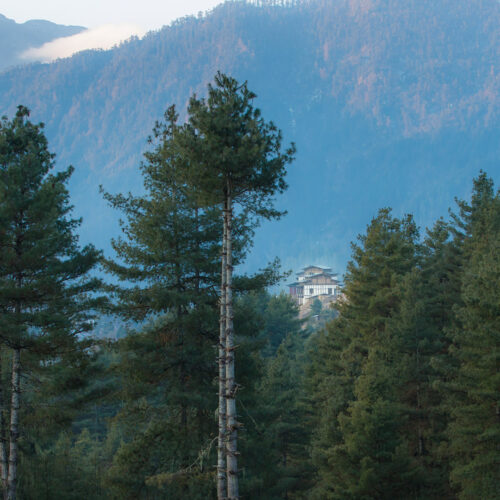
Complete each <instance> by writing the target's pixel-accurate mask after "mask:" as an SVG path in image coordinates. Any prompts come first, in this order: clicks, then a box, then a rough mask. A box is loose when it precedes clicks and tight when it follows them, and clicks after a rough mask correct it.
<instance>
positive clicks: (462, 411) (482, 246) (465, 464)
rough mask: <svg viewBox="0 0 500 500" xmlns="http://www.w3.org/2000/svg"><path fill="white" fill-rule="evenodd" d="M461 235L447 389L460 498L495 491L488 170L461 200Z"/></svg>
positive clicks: (493, 265)
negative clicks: (460, 264)
mask: <svg viewBox="0 0 500 500" xmlns="http://www.w3.org/2000/svg"><path fill="white" fill-rule="evenodd" d="M458 205H459V215H457V216H455V218H454V220H455V235H456V239H457V240H458V241H460V242H461V243H462V247H463V262H464V269H463V273H462V276H461V278H462V279H461V298H462V301H461V303H460V304H457V306H456V308H455V313H456V318H457V321H456V323H455V324H454V325H453V327H452V328H451V329H450V330H449V337H450V339H451V346H450V355H451V358H452V361H454V364H453V365H452V368H453V369H454V371H453V372H452V376H451V377H450V378H451V380H450V381H449V382H448V383H447V384H446V385H445V386H444V387H443V388H444V390H446V398H447V403H448V409H449V412H450V415H451V421H450V424H449V426H448V437H449V455H450V462H451V481H452V483H453V484H454V485H455V486H457V487H458V488H459V492H460V493H459V498H461V499H472V498H478V497H480V498H484V499H493V498H496V497H497V496H498V484H499V481H500V476H499V472H498V447H499V444H500V425H499V422H498V413H499V393H498V387H499V381H500V378H499V374H498V366H499V362H500V351H499V346H500V337H499V332H500V319H499V318H500V314H499V313H500V294H499V290H500V259H499V255H500V253H499V250H500V195H499V193H498V192H497V193H496V194H495V193H494V191H493V182H492V180H491V179H489V178H488V177H487V176H486V175H485V174H484V173H483V174H482V175H481V176H480V177H479V178H478V179H476V180H475V182H474V190H473V195H472V200H471V204H470V205H469V204H467V203H465V202H463V201H461V202H459V203H458Z"/></svg>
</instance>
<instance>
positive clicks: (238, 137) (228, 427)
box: [178, 73, 295, 500]
mask: <svg viewBox="0 0 500 500" xmlns="http://www.w3.org/2000/svg"><path fill="white" fill-rule="evenodd" d="M255 97H256V95H255V94H254V93H253V92H251V91H250V90H249V89H248V87H247V84H246V83H243V84H239V83H238V82H237V81H236V80H235V79H234V78H231V77H229V76H226V75H224V74H221V73H217V75H216V77H215V85H214V86H212V85H209V87H208V97H207V98H206V99H204V98H202V99H198V98H197V97H196V96H193V97H192V98H191V99H190V102H189V107H188V123H187V124H186V125H185V127H184V128H183V130H182V134H179V136H178V145H179V152H180V154H181V156H183V157H184V158H185V159H186V160H187V161H188V166H189V167H190V168H189V177H188V180H187V182H189V183H190V184H191V185H193V186H194V187H195V188H196V190H197V191H198V194H199V196H200V199H201V200H203V202H204V203H206V204H207V206H218V207H222V209H223V214H224V216H223V224H222V225H223V235H224V242H223V263H224V264H225V266H224V267H225V271H223V272H222V278H221V290H222V304H223V306H222V307H221V314H222V315H224V316H225V322H224V318H222V317H221V324H224V323H225V328H221V334H222V336H221V338H220V340H219V342H220V345H221V346H222V347H223V349H222V350H221V355H220V356H219V363H220V365H221V367H222V368H221V369H220V373H221V374H222V372H223V371H224V369H223V367H224V366H225V380H222V379H220V380H219V383H220V389H219V390H220V404H219V418H220V420H219V443H218V449H219V456H218V497H219V498H226V497H227V498H229V499H231V500H232V499H237V498H239V490H238V463H237V462H238V461H237V456H238V451H237V434H238V427H239V423H238V421H237V413H236V393H237V390H238V385H237V383H236V380H235V349H236V346H235V342H234V328H233V298H232V297H233V283H232V279H233V278H232V277H233V267H234V262H233V256H232V251H233V239H234V236H235V233H237V232H238V225H237V224H235V221H236V218H235V210H236V211H237V213H243V214H246V215H248V216H249V217H254V218H255V217H257V218H259V217H265V218H272V217H279V216H280V215H281V214H280V213H279V212H278V211H276V210H275V209H274V207H273V197H274V195H275V194H276V193H280V192H282V191H283V190H284V189H285V188H286V187H287V186H286V183H285V180H284V177H285V174H286V165H287V164H288V163H290V162H291V161H292V159H293V155H294V152H295V148H294V146H293V145H292V146H291V147H289V148H288V149H286V150H284V151H283V150H282V146H281V142H282V137H281V132H280V131H279V130H278V129H277V128H276V126H275V125H274V124H273V123H272V122H266V121H265V120H264V119H263V118H262V117H261V114H260V111H259V110H258V109H256V108H254V106H253V100H254V99H255ZM224 386H225V387H224ZM224 406H225V407H224ZM224 426H225V428H224ZM224 445H225V450H224ZM224 451H225V459H226V470H225V471H224V470H223V462H224V460H223V454H224ZM226 482H227V494H226Z"/></svg>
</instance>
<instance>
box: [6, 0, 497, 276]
mask: <svg viewBox="0 0 500 500" xmlns="http://www.w3.org/2000/svg"><path fill="white" fill-rule="evenodd" d="M282 4H286V5H282ZM499 25H500V4H499V3H498V2H497V1H496V0H440V1H439V2H436V1H433V0H390V1H387V0H384V1H381V0H335V1H332V0H312V1H309V0H307V1H297V2H275V1H272V2H271V1H261V2H253V1H252V2H244V1H228V2H226V3H224V4H222V5H220V6H218V7H217V8H215V9H213V10H212V11H211V12H209V13H207V14H205V15H200V16H197V17H189V18H185V19H181V20H178V21H176V22H175V23H173V24H171V25H170V26H166V27H164V28H163V29H162V30H159V31H156V32H151V33H149V34H148V35H147V36H146V37H144V38H142V39H133V40H130V41H129V42H127V43H124V44H122V45H120V46H119V47H116V48H115V49H113V50H109V51H86V52H83V53H80V54H76V55H75V56H73V57H71V58H67V59H61V60H59V61H56V62H54V63H52V64H31V65H26V66H23V67H18V68H13V69H11V70H9V71H4V72H2V73H0V115H3V114H7V115H8V116H13V114H14V113H15V109H16V105H17V104H18V103H23V104H24V105H26V106H27V107H29V108H30V110H31V112H32V117H33V119H34V120H35V121H43V122H44V123H45V124H46V129H45V131H46V134H47V137H48V139H49V141H50V143H51V144H52V146H53V149H54V151H56V152H57V154H58V164H59V165H74V166H75V173H74V174H73V176H72V177H71V179H70V181H69V189H70V193H71V197H72V202H73V203H74V205H75V210H76V212H75V214H76V215H78V216H82V217H83V223H82V226H81V227H80V229H79V234H80V236H81V237H82V239H83V240H82V241H85V242H93V243H94V244H96V245H97V246H98V247H99V248H102V249H103V250H104V251H105V253H106V255H109V256H111V255H112V249H111V247H110V244H109V237H108V235H110V234H111V235H113V236H115V237H117V236H119V231H118V230H117V228H118V218H119V216H118V212H116V211H113V210H112V209H111V208H110V207H109V206H108V204H107V203H106V202H105V201H104V200H103V198H102V196H101V195H100V194H99V190H98V186H99V185H100V184H102V185H103V186H104V187H105V188H106V189H107V190H109V191H112V192H128V191H130V190H131V191H132V192H134V194H136V195H141V189H140V186H141V185H142V182H141V178H140V172H139V170H138V169H137V165H138V164H139V162H140V159H141V155H142V152H143V151H144V149H145V147H146V140H147V136H148V134H149V133H150V131H151V130H152V128H153V126H154V122H155V120H156V119H158V117H159V116H160V115H161V113H162V111H163V110H165V109H166V107H167V106H169V105H170V104H173V103H175V104H176V106H177V109H178V111H179V113H180V115H181V118H182V119H183V118H184V117H185V113H186V104H187V102H188V100H189V97H190V95H191V94H193V93H194V92H197V93H198V94H199V95H204V94H205V92H206V85H207V83H208V82H209V81H211V80H212V78H213V75H214V74H215V73H216V71H217V70H221V71H224V72H226V73H228V74H231V75H233V76H234V77H235V78H237V79H238V80H239V81H242V82H243V81H248V84H249V86H250V88H251V89H252V90H253V91H254V92H255V93H256V94H257V95H258V99H259V107H260V108H261V109H262V111H263V113H264V114H265V115H266V116H270V117H271V118H272V119H273V120H275V121H276V123H279V124H280V128H281V129H282V130H283V132H284V135H285V137H288V139H289V140H290V141H294V142H295V143H296V144H297V154H296V161H295V162H294V164H293V167H292V168H291V169H290V172H289V177H288V178H289V184H290V188H289V190H288V191H287V192H285V193H283V195H282V196H280V197H279V199H278V206H279V208H280V209H281V210H287V211H288V213H289V215H290V216H289V217H287V218H284V219H283V220H282V221H280V222H279V223H278V222H273V221H270V222H264V223H263V224H262V226H261V230H260V231H259V232H257V233H256V235H255V238H254V249H253V251H252V252H251V253H250V254H249V255H248V258H247V260H246V263H245V266H246V269H247V270H248V271H249V272H250V271H256V270H258V269H259V267H260V265H261V262H263V261H269V260H271V259H272V258H273V257H274V256H275V255H279V256H280V257H281V258H282V261H283V264H284V266H285V267H286V268H287V269H290V268H294V269H297V268H298V267H299V266H302V265H304V262H311V261H315V262H317V263H321V262H323V263H325V264H328V265H330V266H332V267H333V268H334V269H335V270H337V271H339V272H341V271H342V270H343V269H345V266H346V263H347V261H348V260H349V242H350V241H352V240H353V239H354V238H355V237H356V234H358V233H360V232H361V231H363V228H364V226H365V225H366V221H367V220H368V219H369V218H370V217H371V216H372V215H373V213H375V211H376V210H377V209H378V207H383V206H391V207H393V209H394V213H395V214H396V215H397V216H400V217H401V216H402V215H403V214H404V213H406V212H411V213H413V214H414V216H415V219H416V221H417V222H418V224H419V225H421V226H423V227H425V226H429V225H431V224H432V223H433V221H434V220H436V219H437V218H438V217H439V216H440V215H442V214H446V211H447V209H448V207H449V206H450V205H451V204H452V203H453V198H454V196H459V197H461V198H465V197H466V196H467V195H468V192H469V189H470V186H469V182H470V179H472V178H473V177H474V176H475V175H477V172H479V170H480V169H481V168H483V169H484V170H486V171H487V172H489V173H490V175H493V174H494V173H495V169H498V161H497V158H498V156H499V153H500V143H499V141H498V127H499V116H500V114H499V109H500V108H499V103H500V86H499V85H500V80H499V77H498V75H499V74H500V72H499V65H500V59H499V52H498V46H499V44H500V40H499V30H498V26H499ZM388 178H390V179H391V184H392V188H391V189H387V179H388ZM97 226H99V227H101V228H102V231H101V233H100V234H96V232H95V227H97ZM276 235H278V236H279V237H275V236H276ZM292 248H293V251H291V249H292ZM332 249H333V251H332Z"/></svg>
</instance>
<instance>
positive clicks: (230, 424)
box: [226, 190, 239, 500]
mask: <svg viewBox="0 0 500 500" xmlns="http://www.w3.org/2000/svg"><path fill="white" fill-rule="evenodd" d="M232 219H233V207H232V200H231V191H230V190H228V196H227V224H226V227H227V236H226V243H227V247H226V254H227V257H226V405H227V406H226V408H227V440H226V442H227V444H226V454H227V455H226V460H227V497H228V499H229V500H236V499H238V498H239V493H238V451H237V439H238V422H237V420H236V390H237V385H236V381H235V378H234V349H235V346H234V329H233V290H232V276H233V266H232V224H233V220H232Z"/></svg>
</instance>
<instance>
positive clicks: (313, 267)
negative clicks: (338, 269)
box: [299, 266, 332, 274]
mask: <svg viewBox="0 0 500 500" xmlns="http://www.w3.org/2000/svg"><path fill="white" fill-rule="evenodd" d="M308 269H322V270H323V271H329V272H331V271H332V268H331V267H325V266H307V267H304V268H303V269H302V272H305V271H307V270H308ZM299 274H300V273H299Z"/></svg>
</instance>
